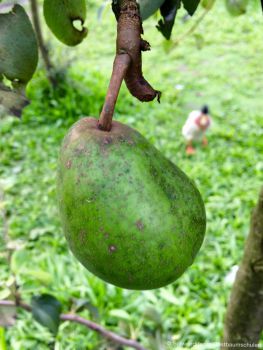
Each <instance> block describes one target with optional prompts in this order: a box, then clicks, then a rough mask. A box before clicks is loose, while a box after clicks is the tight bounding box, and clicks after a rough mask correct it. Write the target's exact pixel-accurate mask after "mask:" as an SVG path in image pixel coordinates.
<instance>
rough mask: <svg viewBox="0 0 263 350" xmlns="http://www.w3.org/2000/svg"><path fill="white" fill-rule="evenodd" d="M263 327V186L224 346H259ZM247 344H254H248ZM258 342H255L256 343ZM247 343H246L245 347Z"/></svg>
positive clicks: (229, 312)
mask: <svg viewBox="0 0 263 350" xmlns="http://www.w3.org/2000/svg"><path fill="white" fill-rule="evenodd" d="M262 330H263V187H262V189H261V193H260V195H259V200H258V204H257V206H256V208H255V210H254V212H253V215H252V218H251V226H250V233H249V236H248V238H247V241H246V245H245V253H244V257H243V260H242V262H241V264H240V267H239V270H238V273H237V277H236V280H235V283H234V286H233V289H232V293H231V297H230V301H229V305H228V308H227V313H226V318H225V329H224V338H223V345H222V347H221V350H225V349H229V347H228V346H227V343H232V344H240V346H236V347H235V349H237V350H238V349H244V348H246V349H247V348H249V349H258V347H257V344H258V342H259V340H260V335H261V332H262ZM244 344H250V345H251V346H250V345H248V346H247V347H245V346H244ZM253 344H254V345H253ZM242 345H243V346H242Z"/></svg>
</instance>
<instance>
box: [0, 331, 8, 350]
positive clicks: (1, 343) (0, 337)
mask: <svg viewBox="0 0 263 350" xmlns="http://www.w3.org/2000/svg"><path fill="white" fill-rule="evenodd" d="M0 349H1V350H7V345H6V341H5V329H4V328H2V327H0Z"/></svg>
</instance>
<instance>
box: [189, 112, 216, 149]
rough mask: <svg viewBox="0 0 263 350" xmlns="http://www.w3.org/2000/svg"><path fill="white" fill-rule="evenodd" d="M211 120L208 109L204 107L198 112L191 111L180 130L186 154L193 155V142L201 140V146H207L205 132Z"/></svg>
mask: <svg viewBox="0 0 263 350" xmlns="http://www.w3.org/2000/svg"><path fill="white" fill-rule="evenodd" d="M211 122H212V119H211V117H210V115H209V108H208V107H207V106H204V107H203V108H202V109H201V110H200V111H192V112H191V113H190V114H189V116H188V118H187V120H186V122H185V124H184V126H183V129H182V135H183V137H184V138H185V140H186V153H187V154H189V155H191V154H194V153H195V149H194V147H193V141H197V140H200V139H202V142H203V145H204V146H207V144H208V141H207V138H206V135H205V134H206V131H207V129H208V128H209V127H210V126H211Z"/></svg>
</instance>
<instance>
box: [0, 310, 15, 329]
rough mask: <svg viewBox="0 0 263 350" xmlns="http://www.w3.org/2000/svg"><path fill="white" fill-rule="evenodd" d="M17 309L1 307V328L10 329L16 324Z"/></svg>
mask: <svg viewBox="0 0 263 350" xmlns="http://www.w3.org/2000/svg"><path fill="white" fill-rule="evenodd" d="M15 318H16V307H15V306H0V326H2V327H10V326H13V325H14V324H15Z"/></svg>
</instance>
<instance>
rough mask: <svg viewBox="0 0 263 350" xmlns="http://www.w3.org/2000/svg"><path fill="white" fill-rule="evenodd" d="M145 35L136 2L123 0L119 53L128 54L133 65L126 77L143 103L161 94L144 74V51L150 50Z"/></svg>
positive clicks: (130, 88)
mask: <svg viewBox="0 0 263 350" xmlns="http://www.w3.org/2000/svg"><path fill="white" fill-rule="evenodd" d="M142 34H143V27H142V21H141V17H140V10H139V6H138V4H137V3H136V0H123V1H122V5H121V8H120V16H119V19H118V38H117V53H120V52H126V53H128V54H129V56H130V57H131V64H130V66H129V68H128V71H127V74H126V76H125V83H126V85H127V88H128V89H129V91H130V93H131V94H132V95H133V96H134V97H136V98H138V100H140V101H142V102H150V101H152V100H154V99H155V97H157V98H158V101H159V99H160V92H159V91H157V90H154V89H153V88H152V87H151V85H150V84H149V83H148V82H147V81H146V80H145V79H144V77H143V73H142V51H147V50H150V45H149V43H147V42H146V41H144V40H143V39H142V38H141V35H142Z"/></svg>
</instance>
